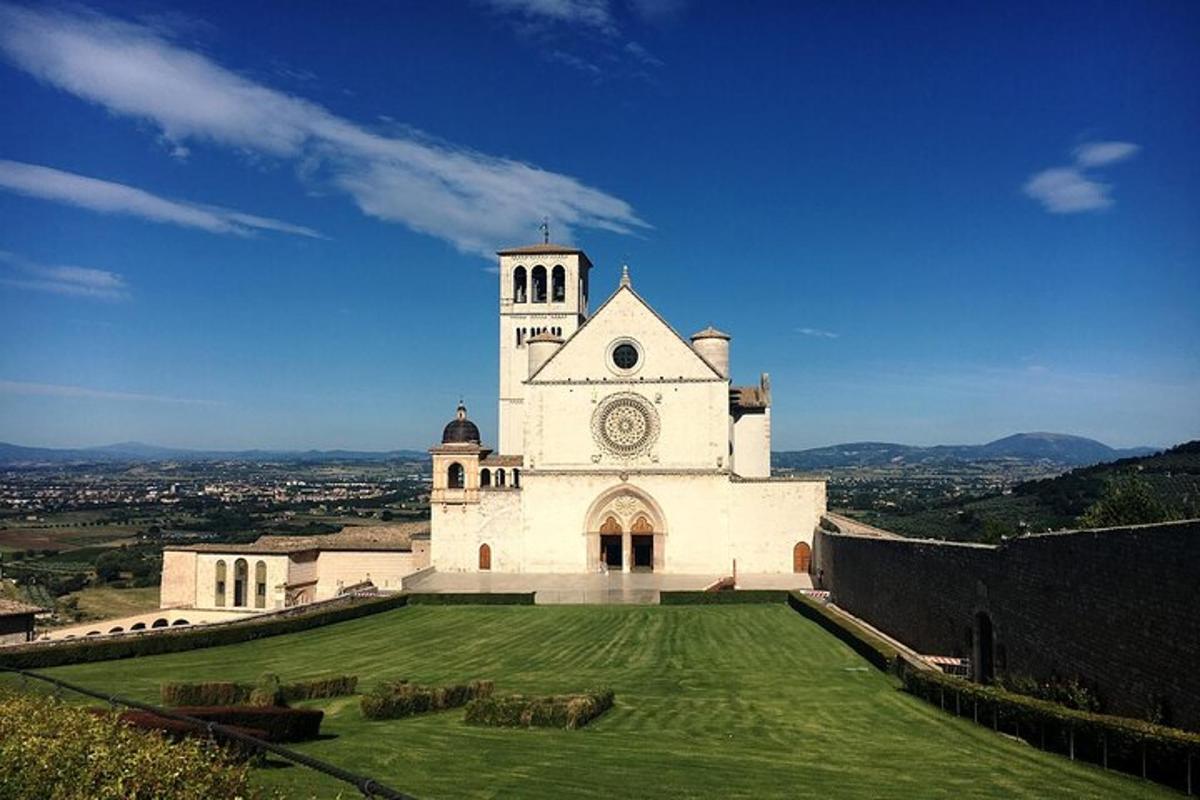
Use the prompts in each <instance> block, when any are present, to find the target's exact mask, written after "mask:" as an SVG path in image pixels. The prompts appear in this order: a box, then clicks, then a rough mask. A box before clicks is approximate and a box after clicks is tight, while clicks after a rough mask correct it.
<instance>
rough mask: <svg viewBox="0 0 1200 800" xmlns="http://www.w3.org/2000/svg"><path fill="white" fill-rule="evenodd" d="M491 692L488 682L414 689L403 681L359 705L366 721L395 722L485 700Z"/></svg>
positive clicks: (383, 686) (366, 697) (379, 689)
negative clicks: (391, 720)
mask: <svg viewBox="0 0 1200 800" xmlns="http://www.w3.org/2000/svg"><path fill="white" fill-rule="evenodd" d="M494 689H495V684H493V683H492V682H491V681H472V682H471V683H460V684H454V685H451V686H418V685H416V684H415V683H409V682H407V681H397V682H394V683H384V684H380V685H379V686H378V687H376V689H375V691H374V692H372V693H371V694H368V695H364V696H363V698H362V701H361V706H362V712H363V716H364V717H366V718H367V719H399V718H401V717H411V716H413V715H414V714H424V713H426V712H429V711H444V710H446V709H448V708H458V707H460V706H464V705H466V704H467V703H469V702H470V701H472V700H477V699H480V698H484V697H488V696H490V695H491V694H492V691H493V690H494Z"/></svg>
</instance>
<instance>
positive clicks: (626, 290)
mask: <svg viewBox="0 0 1200 800" xmlns="http://www.w3.org/2000/svg"><path fill="white" fill-rule="evenodd" d="M624 341H629V342H631V343H633V344H634V345H635V346H636V348H637V350H638V364H637V365H636V367H635V368H634V369H632V370H629V371H623V370H621V369H619V368H617V367H615V366H614V364H613V363H612V350H613V348H614V347H615V346H616V345H617V344H619V343H621V342H624ZM678 379H687V380H724V378H723V377H722V376H721V374H720V373H719V372H717V371H716V370H715V369H714V368H713V367H712V366H711V365H710V364H709V363H708V362H707V361H705V360H704V359H703V358H701V357H700V355H699V354H698V353H696V351H695V350H693V349H692V347H691V345H690V344H689V343H688V342H687V341H685V340H684V339H683V338H682V337H681V336H680V335H679V334H678V333H676V332H675V330H674V329H673V328H672V327H671V326H670V325H668V324H667V323H666V321H665V320H663V318H662V317H660V316H659V315H658V313H657V312H656V311H655V310H654V309H653V308H651V307H650V305H649V304H648V303H646V301H645V300H643V299H642V298H641V297H640V296H639V295H638V294H637V292H635V291H633V289H632V288H631V287H629V286H621V287H620V288H619V289H617V291H616V292H615V293H614V294H613V295H612V296H611V297H610V298H608V300H607V301H605V303H604V305H602V306H600V308H599V309H597V310H596V313H595V314H593V315H592V316H591V317H589V318H588V320H587V322H585V323H584V324H583V326H582V327H580V328H579V330H577V331H576V332H575V334H574V335H573V336H571V338H570V339H568V340H567V341H566V343H565V344H563V345H562V347H560V348H559V349H558V350H557V351H556V352H555V353H554V355H553V356H552V357H551V358H550V359H549V360H547V361H546V363H545V364H543V365H542V366H541V368H540V369H539V370H538V371H537V372H536V373H534V375H533V376H531V377H530V379H529V382H530V383H549V382H556V383H557V382H561V381H589V382H590V381H610V382H621V381H639V380H644V381H649V380H678Z"/></svg>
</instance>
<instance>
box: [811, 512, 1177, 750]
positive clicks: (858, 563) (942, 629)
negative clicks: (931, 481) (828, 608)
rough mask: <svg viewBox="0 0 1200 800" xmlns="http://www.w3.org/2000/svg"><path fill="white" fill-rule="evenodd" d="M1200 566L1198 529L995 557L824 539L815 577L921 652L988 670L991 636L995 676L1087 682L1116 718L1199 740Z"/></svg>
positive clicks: (1141, 530)
mask: <svg viewBox="0 0 1200 800" xmlns="http://www.w3.org/2000/svg"><path fill="white" fill-rule="evenodd" d="M834 523H835V524H838V525H839V527H843V528H847V527H851V526H846V525H844V524H839V523H838V521H837V520H835V521H834ZM863 534H866V535H863ZM1197 563H1200V521H1195V520H1192V521H1187V522H1181V523H1171V524H1164V525H1150V526H1138V527H1131V528H1115V529H1107V530H1093V531H1074V532H1066V533H1054V534H1044V535H1040V536H1028V537H1022V538H1018V539H1011V540H1008V541H1006V542H1004V543H1003V544H1001V545H1000V546H998V547H991V546H985V545H971V544H955V543H949V542H937V541H926V540H913V539H902V538H899V537H886V536H879V535H872V534H871V532H870V531H858V532H853V533H829V532H826V531H824V530H822V531H819V532H818V535H817V541H816V552H815V553H814V574H816V575H818V576H819V577H820V580H821V581H822V582H823V583H824V585H825V586H826V587H827V588H829V589H830V590H831V592H832V595H831V599H832V601H833V602H834V603H836V604H837V605H838V606H840V607H842V608H844V609H846V610H847V611H849V612H850V613H852V614H854V615H856V616H858V617H860V618H862V619H864V620H866V621H867V622H869V623H870V624H872V625H874V626H875V627H877V628H879V629H880V630H882V631H884V632H885V633H887V634H888V635H890V636H893V637H895V638H896V639H898V640H900V641H902V642H904V643H905V644H907V645H909V646H910V647H912V648H914V649H916V650H918V651H919V652H922V653H927V654H936V655H953V656H958V657H969V658H972V659H974V660H975V661H976V662H978V661H979V660H980V658H981V651H980V647H981V645H983V642H982V637H981V633H980V630H981V626H983V627H984V628H985V629H986V627H990V629H991V631H992V636H991V641H990V642H989V644H990V646H991V651H992V656H993V663H994V667H995V670H996V671H997V672H1007V673H1009V674H1012V675H1024V676H1030V677H1034V678H1037V679H1042V680H1047V679H1051V678H1055V677H1057V678H1060V679H1077V680H1080V681H1082V682H1083V683H1084V684H1085V685H1087V686H1089V687H1091V688H1093V689H1094V690H1095V692H1096V693H1097V695H1098V696H1099V697H1100V698H1101V700H1102V702H1103V703H1104V709H1105V710H1106V711H1108V712H1110V713H1115V714H1121V715H1125V716H1131V717H1139V718H1145V717H1146V716H1147V715H1148V714H1150V713H1151V712H1156V711H1157V712H1161V713H1162V714H1163V715H1164V720H1165V721H1166V722H1168V723H1169V724H1173V725H1177V726H1180V727H1187V728H1191V729H1197V730H1200V671H1197V669H1196V664H1197V657H1198V656H1200V645H1198V643H1200V601H1198V600H1197V597H1198V594H1197V593H1198V591H1200V583H1198V581H1197V570H1196V567H1195V565H1196V564H1197ZM980 668H981V665H980V664H979V663H976V664H975V665H974V669H975V670H977V671H978V670H979V669H980Z"/></svg>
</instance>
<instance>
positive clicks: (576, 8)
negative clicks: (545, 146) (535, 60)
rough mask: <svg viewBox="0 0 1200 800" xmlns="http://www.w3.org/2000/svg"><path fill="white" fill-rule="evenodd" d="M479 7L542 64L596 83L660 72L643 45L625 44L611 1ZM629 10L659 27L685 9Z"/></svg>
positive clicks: (544, 0)
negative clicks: (508, 27)
mask: <svg viewBox="0 0 1200 800" xmlns="http://www.w3.org/2000/svg"><path fill="white" fill-rule="evenodd" d="M478 2H479V4H480V5H483V6H486V7H488V8H490V9H491V10H492V11H494V12H496V13H497V14H500V15H503V16H504V17H506V18H508V19H509V20H510V21H511V22H512V27H513V29H514V30H515V31H516V32H517V34H518V35H519V36H520V37H521V38H522V39H524V40H526V41H529V42H532V43H533V44H534V45H535V47H534V50H535V52H537V53H538V54H539V55H540V56H541V57H542V58H544V59H546V60H548V61H553V62H555V63H557V64H564V65H566V66H568V67H571V68H572V69H576V70H579V71H580V72H583V73H585V74H587V75H589V76H591V77H592V78H593V79H595V80H596V81H597V82H599V81H600V80H604V79H606V78H610V77H616V78H620V77H624V78H630V77H634V78H643V79H650V75H649V73H648V71H647V69H646V68H647V67H655V68H657V67H661V66H663V61H662V59H660V58H658V57H657V56H655V55H654V54H653V53H651V52H650V51H649V50H648V49H647V48H646V47H645V46H644V45H643V44H641V43H640V42H635V41H632V40H627V39H626V34H625V33H624V31H623V30H622V27H623V26H622V24H621V22H620V21H619V20H618V15H617V13H616V11H615V10H614V4H613V3H612V2H611V0H478ZM628 8H629V11H631V12H632V13H633V15H634V16H636V17H638V18H640V19H642V20H645V21H655V22H657V21H662V20H664V19H666V18H668V17H672V16H674V15H675V14H676V13H677V12H678V11H679V10H681V9H682V8H683V3H682V2H679V0H675V1H674V2H661V1H660V2H645V3H631V4H629V6H628ZM577 51H580V52H583V53H585V54H586V55H580V54H579V52H577Z"/></svg>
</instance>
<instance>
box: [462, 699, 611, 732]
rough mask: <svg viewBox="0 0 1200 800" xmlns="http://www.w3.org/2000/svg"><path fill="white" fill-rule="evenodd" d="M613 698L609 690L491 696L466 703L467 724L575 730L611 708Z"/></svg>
mask: <svg viewBox="0 0 1200 800" xmlns="http://www.w3.org/2000/svg"><path fill="white" fill-rule="evenodd" d="M613 697H614V695H613V691H612V689H602V690H599V691H591V692H582V693H580V694H558V695H546V696H543V697H526V696H524V695H519V694H510V695H492V696H491V697H484V698H480V699H478V700H472V701H471V702H470V703H468V704H467V715H466V721H467V722H469V723H471V724H472V725H494V726H497V727H504V728H532V727H539V728H566V729H568V730H574V729H575V728H581V727H583V726H584V725H586V724H588V723H589V722H591V721H592V720H594V719H595V718H596V717H598V716H600V715H601V714H603V713H604V712H605V711H608V710H609V709H610V708H612V705H613Z"/></svg>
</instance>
